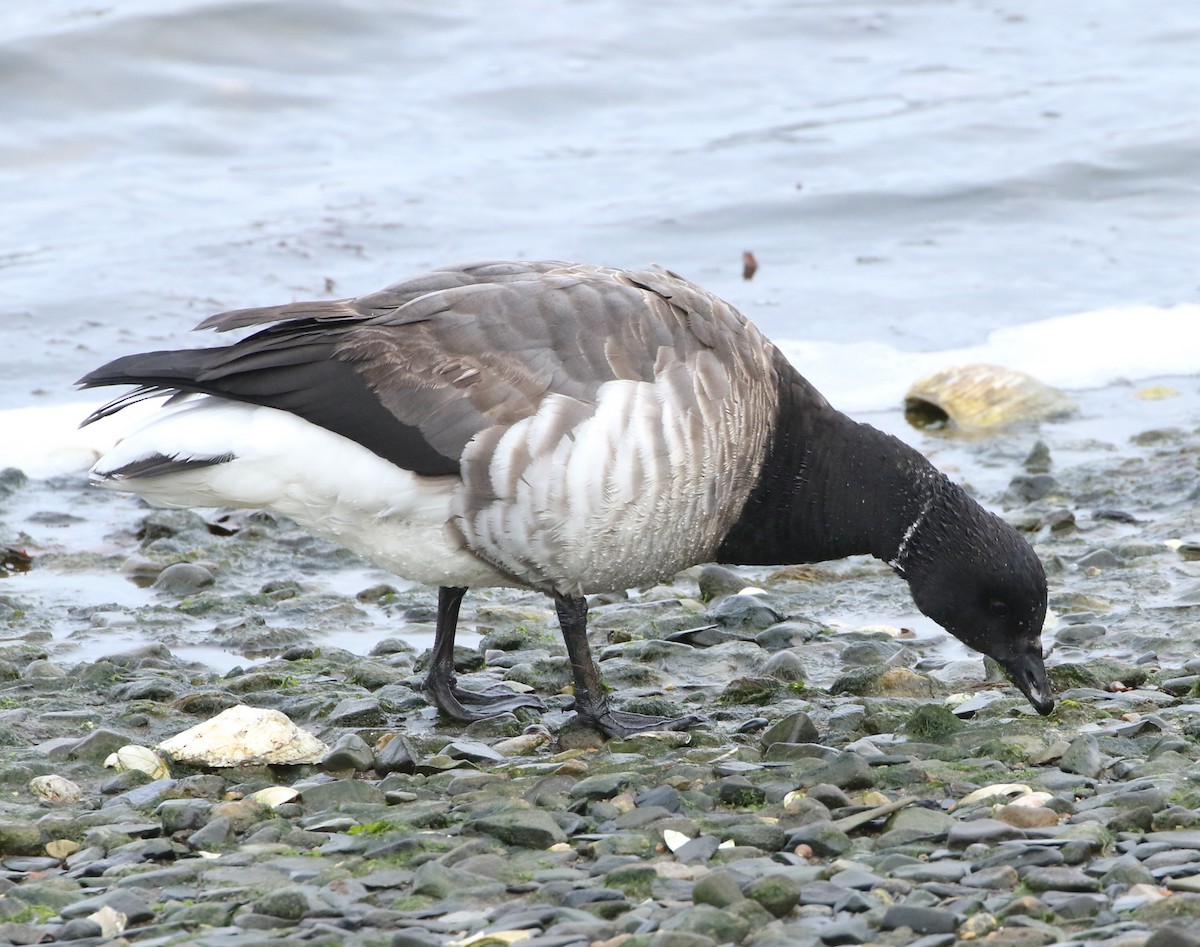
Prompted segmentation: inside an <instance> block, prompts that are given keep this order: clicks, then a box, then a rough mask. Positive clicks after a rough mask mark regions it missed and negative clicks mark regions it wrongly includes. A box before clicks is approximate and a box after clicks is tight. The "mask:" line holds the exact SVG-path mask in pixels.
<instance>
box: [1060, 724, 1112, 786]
mask: <svg viewBox="0 0 1200 947" xmlns="http://www.w3.org/2000/svg"><path fill="white" fill-rule="evenodd" d="M1103 766H1104V758H1103V756H1102V755H1101V753H1100V744H1099V743H1098V742H1097V741H1096V738H1095V737H1094V736H1092V735H1091V734H1090V733H1085V734H1083V735H1082V736H1079V737H1076V738H1075V739H1074V740H1073V741H1071V744H1070V746H1068V747H1067V749H1066V751H1065V752H1064V753H1063V755H1062V759H1061V760H1059V763H1058V767H1059V769H1061V770H1062V771H1063V772H1065V773H1077V774H1078V775H1080V776H1085V777H1087V778H1089V779H1094V778H1095V777H1096V776H1098V775H1100V770H1101V769H1102V768H1103Z"/></svg>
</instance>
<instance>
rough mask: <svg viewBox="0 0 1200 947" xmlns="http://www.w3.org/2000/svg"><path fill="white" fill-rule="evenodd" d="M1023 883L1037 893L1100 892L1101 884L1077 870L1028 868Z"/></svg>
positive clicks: (1023, 874) (1022, 878) (1022, 876)
mask: <svg viewBox="0 0 1200 947" xmlns="http://www.w3.org/2000/svg"><path fill="white" fill-rule="evenodd" d="M1021 881H1022V883H1023V884H1024V885H1025V886H1026V887H1027V888H1028V889H1029V890H1030V891H1033V892H1035V893H1041V892H1046V891H1099V890H1100V882H1099V881H1097V880H1096V879H1095V878H1092V877H1090V876H1089V875H1086V874H1084V873H1083V872H1082V871H1079V870H1078V869H1075V868H1054V867H1050V868H1037V867H1033V868H1026V869H1024V870H1023V871H1022V872H1021Z"/></svg>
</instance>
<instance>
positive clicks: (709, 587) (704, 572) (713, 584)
mask: <svg viewBox="0 0 1200 947" xmlns="http://www.w3.org/2000/svg"><path fill="white" fill-rule="evenodd" d="M697 581H698V582H699V585H700V601H702V602H711V601H713V600H714V599H719V598H723V597H725V596H727V595H736V594H737V593H738V592H740V591H741V590H742V589H744V588H746V586H747V585H749V584H750V583H748V582H747V581H746V580H745V579H744V578H743V577H742V576H740V575H738V573H736V572H734V571H733V570H732V569H730V568H727V567H726V566H719V565H715V564H713V563H709V564H708V565H704V566H701V567H700V574H699V576H698V577H697Z"/></svg>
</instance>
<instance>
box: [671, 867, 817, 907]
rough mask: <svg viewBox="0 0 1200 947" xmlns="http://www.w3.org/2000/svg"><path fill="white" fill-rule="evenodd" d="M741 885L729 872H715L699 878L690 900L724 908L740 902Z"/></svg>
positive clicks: (693, 887) (741, 895)
mask: <svg viewBox="0 0 1200 947" xmlns="http://www.w3.org/2000/svg"><path fill="white" fill-rule="evenodd" d="M743 897H745V895H743V894H742V886H741V883H740V882H739V881H738V880H737V878H736V877H734V875H733V874H732V873H731V872H729V871H723V870H720V869H718V870H716V871H710V872H709V873H708V874H706V875H703V876H701V877H700V878H698V879H697V880H696V883H695V884H694V885H693V886H692V900H693V901H694V902H695V903H696V904H710V905H712V906H713V907H716V908H724V907H728V906H729V905H731V904H733V903H734V902H736V901H740V900H742V898H743ZM793 903H795V902H793Z"/></svg>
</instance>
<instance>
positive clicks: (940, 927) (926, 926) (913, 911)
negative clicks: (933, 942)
mask: <svg viewBox="0 0 1200 947" xmlns="http://www.w3.org/2000/svg"><path fill="white" fill-rule="evenodd" d="M879 926H880V928H881V929H882V930H885V931H894V930H898V929H899V928H901V927H907V928H908V929H909V930H911V931H912V932H913V933H914V934H949V933H953V932H954V931H955V930H956V929H957V928H958V918H957V917H955V915H954V914H952V913H951V912H950V911H943V910H941V909H939V908H927V907H913V906H911V905H907V904H894V905H892V906H891V907H889V908H888V909H887V910H886V911H885V912H884V913H883V919H882V920H881V921H880V922H879Z"/></svg>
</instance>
